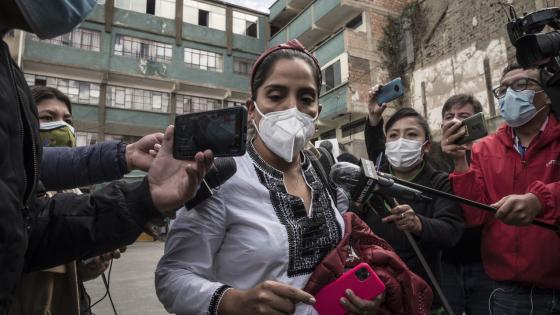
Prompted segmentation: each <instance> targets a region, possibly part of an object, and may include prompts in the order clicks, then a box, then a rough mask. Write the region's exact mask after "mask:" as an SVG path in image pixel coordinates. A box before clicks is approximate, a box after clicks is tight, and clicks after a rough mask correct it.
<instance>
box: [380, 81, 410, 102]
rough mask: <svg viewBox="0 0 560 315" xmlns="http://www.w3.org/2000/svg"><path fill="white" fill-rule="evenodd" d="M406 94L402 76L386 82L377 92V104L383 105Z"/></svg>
mask: <svg viewBox="0 0 560 315" xmlns="http://www.w3.org/2000/svg"><path fill="white" fill-rule="evenodd" d="M403 95H404V86H403V84H402V80H401V78H400V77H399V78H396V79H393V80H392V81H391V82H387V83H386V84H384V85H383V86H382V87H381V89H379V92H378V93H377V104H379V105H381V104H384V103H389V102H390V101H392V100H395V99H397V98H399V97H401V96H403Z"/></svg>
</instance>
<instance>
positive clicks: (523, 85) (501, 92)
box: [492, 78, 542, 99]
mask: <svg viewBox="0 0 560 315" xmlns="http://www.w3.org/2000/svg"><path fill="white" fill-rule="evenodd" d="M531 82H533V83H534V84H536V85H537V86H542V85H541V83H540V82H539V81H537V80H535V79H531V78H522V79H518V80H515V81H513V82H512V83H511V84H510V85H509V86H508V85H500V86H498V87H497V88H495V89H493V90H492V94H494V96H495V97H496V98H498V99H500V98H502V97H504V96H506V92H507V89H508V87H510V88H511V89H512V90H514V91H515V92H521V91H525V90H526V89H527V87H529V86H530V84H531Z"/></svg>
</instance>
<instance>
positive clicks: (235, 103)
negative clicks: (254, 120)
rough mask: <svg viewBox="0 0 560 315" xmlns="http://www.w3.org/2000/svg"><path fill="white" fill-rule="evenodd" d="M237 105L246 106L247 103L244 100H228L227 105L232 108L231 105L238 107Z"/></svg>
mask: <svg viewBox="0 0 560 315" xmlns="http://www.w3.org/2000/svg"><path fill="white" fill-rule="evenodd" d="M237 106H245V103H243V102H236V101H227V102H226V107H227V108H230V107H237Z"/></svg>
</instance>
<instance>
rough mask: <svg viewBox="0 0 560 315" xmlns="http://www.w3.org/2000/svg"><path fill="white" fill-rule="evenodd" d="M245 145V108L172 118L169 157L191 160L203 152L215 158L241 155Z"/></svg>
mask: <svg viewBox="0 0 560 315" xmlns="http://www.w3.org/2000/svg"><path fill="white" fill-rule="evenodd" d="M246 142H247V109H246V108H245V106H236V107H231V108H224V109H217V110H212V111H207V112H198V113H190V114H185V115H179V116H177V117H175V132H174V134H173V157H174V158H176V159H178V160H188V159H192V158H194V156H195V154H196V153H197V152H200V151H204V150H207V149H210V150H212V152H214V156H215V157H222V156H240V155H243V154H245V150H246Z"/></svg>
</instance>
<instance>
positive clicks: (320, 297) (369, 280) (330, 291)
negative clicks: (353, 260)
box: [314, 263, 385, 315]
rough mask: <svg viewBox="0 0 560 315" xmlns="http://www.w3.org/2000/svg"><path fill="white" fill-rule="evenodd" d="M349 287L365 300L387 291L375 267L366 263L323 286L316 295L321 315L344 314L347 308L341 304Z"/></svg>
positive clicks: (316, 307) (316, 304) (316, 306)
mask: <svg viewBox="0 0 560 315" xmlns="http://www.w3.org/2000/svg"><path fill="white" fill-rule="evenodd" d="M347 289H351V290H352V291H353V292H354V294H355V295H356V296H357V297H359V298H361V299H364V300H373V299H374V298H375V297H377V296H378V295H379V294H381V293H383V291H385V285H384V284H383V282H382V281H381V280H380V279H379V277H378V276H377V274H376V273H375V272H374V271H373V269H372V268H371V267H370V266H369V265H368V264H366V263H360V264H358V265H357V266H356V267H354V268H352V269H350V270H348V271H346V272H345V273H343V274H342V276H340V277H339V278H338V279H336V280H335V281H334V282H332V283H329V284H328V285H326V286H325V287H324V288H322V289H321V290H320V291H319V292H318V293H317V294H316V295H315V299H316V300H317V302H316V303H315V305H314V307H315V309H316V310H317V312H318V313H319V315H344V314H346V313H347V311H346V309H344V307H343V306H342V305H341V304H340V299H341V298H342V297H345V292H346V290H347Z"/></svg>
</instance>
